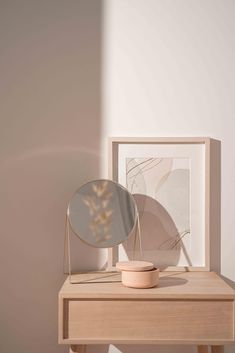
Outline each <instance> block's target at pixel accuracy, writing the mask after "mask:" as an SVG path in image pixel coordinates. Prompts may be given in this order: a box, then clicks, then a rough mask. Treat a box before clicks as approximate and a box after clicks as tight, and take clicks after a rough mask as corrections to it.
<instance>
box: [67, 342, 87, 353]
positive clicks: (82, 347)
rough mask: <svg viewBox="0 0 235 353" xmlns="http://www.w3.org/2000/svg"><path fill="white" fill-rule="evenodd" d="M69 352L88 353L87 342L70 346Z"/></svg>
mask: <svg viewBox="0 0 235 353" xmlns="http://www.w3.org/2000/svg"><path fill="white" fill-rule="evenodd" d="M69 353H86V344H73V345H71V346H70V349H69Z"/></svg>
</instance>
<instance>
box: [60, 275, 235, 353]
mask: <svg viewBox="0 0 235 353" xmlns="http://www.w3.org/2000/svg"><path fill="white" fill-rule="evenodd" d="M71 279H72V282H74V283H70V281H69V278H67V279H66V280H65V282H64V284H63V286H62V288H61V290H60V292H59V343H61V344H68V345H70V351H71V352H84V351H85V348H86V345H87V344H108V343H119V344H120V343H123V344H124V343H127V344H132V343H135V344H136V343H139V344H143V343H144V344H146V343H152V344H153V343H154V344H196V345H198V353H204V352H208V345H211V352H213V353H221V352H223V345H224V344H228V343H230V344H234V343H235V319H234V317H235V312H234V308H235V292H234V290H233V289H232V288H231V287H230V286H229V285H227V284H226V283H225V282H224V280H222V279H221V278H220V277H219V276H218V275H217V274H216V273H214V272H161V273H160V281H159V285H158V286H157V287H155V288H149V289H135V288H128V287H124V286H123V285H122V283H121V274H120V273H118V272H90V273H80V274H76V275H73V276H72V277H71Z"/></svg>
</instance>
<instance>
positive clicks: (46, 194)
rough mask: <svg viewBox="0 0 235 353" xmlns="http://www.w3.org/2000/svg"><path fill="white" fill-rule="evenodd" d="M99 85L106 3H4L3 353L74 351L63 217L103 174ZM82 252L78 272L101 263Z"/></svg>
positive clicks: (0, 138)
mask: <svg viewBox="0 0 235 353" xmlns="http://www.w3.org/2000/svg"><path fill="white" fill-rule="evenodd" d="M100 85H101V1H99V0H92V1H91V0H76V1H74V0H66V1H64V0H45V1H44V0H39V1H37V0H35V1H34V0H19V1H18V0H15V1H14V0H6V1H0V146H1V147H0V159H1V161H0V175H1V177H0V180H1V182H0V214H1V230H0V232H1V233H0V234H1V235H0V237H1V241H0V244H1V245H0V262H1V266H0V272H1V273H0V278H1V290H0V297H1V299H0V352H1V353H10V352H18V353H42V352H43V353H58V352H67V351H68V349H67V347H63V346H59V345H57V293H58V290H59V288H60V286H61V284H62V282H63V280H64V276H63V272H62V271H63V267H62V259H63V236H64V217H65V212H66V207H67V202H68V200H69V198H70V197H71V195H72V193H73V192H74V190H75V189H76V188H77V187H78V186H79V185H80V184H82V183H83V182H85V181H86V180H88V179H93V178H95V177H97V176H98V175H99V159H100V151H99V149H100V131H101V120H100V119H101V115H100V112H101V100H100V97H101V92H100ZM77 246H78V244H77ZM79 246H80V247H79ZM79 246H78V248H77V257H78V261H77V262H78V264H79V265H80V267H81V268H86V267H94V266H97V265H98V264H99V262H100V259H99V253H98V252H97V251H96V250H92V248H90V247H88V246H84V245H82V243H80V244H79Z"/></svg>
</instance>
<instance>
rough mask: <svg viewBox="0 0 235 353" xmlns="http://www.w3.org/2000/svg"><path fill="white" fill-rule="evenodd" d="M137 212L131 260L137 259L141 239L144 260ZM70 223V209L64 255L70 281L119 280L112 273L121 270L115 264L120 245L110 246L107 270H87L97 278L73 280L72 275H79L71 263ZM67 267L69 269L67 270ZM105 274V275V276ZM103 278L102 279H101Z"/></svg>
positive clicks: (65, 272)
mask: <svg viewBox="0 0 235 353" xmlns="http://www.w3.org/2000/svg"><path fill="white" fill-rule="evenodd" d="M136 212H137V222H136V225H135V230H134V246H133V258H132V259H131V260H135V253H136V249H137V242H138V241H139V253H140V260H142V257H143V256H142V254H143V252H142V243H141V232H140V220H139V213H138V211H136ZM70 228H71V227H70V223H69V216H68V211H67V213H66V217H65V233H64V257H63V273H64V274H66V275H68V277H69V282H70V284H78V283H79V284H82V283H87V281H91V280H92V283H94V282H96V283H100V282H107V281H108V282H110V281H113V282H117V280H115V278H113V279H110V275H111V276H112V274H117V273H119V271H117V269H116V267H115V264H116V262H117V260H118V246H115V247H113V248H108V261H107V266H106V269H105V270H98V271H86V273H90V274H91V275H95V276H96V278H88V279H87V280H86V281H84V280H81V281H79V280H73V279H72V277H73V276H74V275H77V273H73V272H72V264H71V246H70V244H71V234H70V230H71V229H70ZM114 249H116V252H115V253H116V256H114V251H113V250H114ZM66 267H67V269H68V271H66ZM104 275H105V277H104ZM100 279H102V281H101V280H100Z"/></svg>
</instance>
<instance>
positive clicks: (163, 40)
mask: <svg viewBox="0 0 235 353" xmlns="http://www.w3.org/2000/svg"><path fill="white" fill-rule="evenodd" d="M234 19H235V2H234V1H233V0H106V1H105V22H104V63H103V65H104V67H105V71H104V81H103V84H104V86H103V89H104V102H105V104H104V122H103V136H104V137H106V136H109V135H111V136H112V135H113V136H211V137H213V138H215V139H218V140H221V162H222V175H221V180H222V183H221V189H222V195H221V271H222V274H223V275H224V276H225V277H227V278H229V279H230V280H231V281H232V282H233V281H235V260H234V249H235V237H234V234H233V229H234V224H233V222H234V207H233V201H234V199H235V187H234V182H235V164H234V160H235V145H234V132H235V120H234V115H235V66H234V62H235V21H234ZM104 150H105V147H104ZM104 169H105V168H104ZM213 235H214V234H212V239H213ZM216 242H217V240H216ZM214 245H215V244H214V242H213V240H212V251H213V252H215V251H217V248H215V246H214ZM217 245H218V242H217ZM215 260H216V261H215ZM215 260H214V263H213V266H214V267H213V268H214V269H219V267H220V264H219V263H218V260H219V256H217V259H215ZM133 349H134V350H133ZM120 351H121V352H123V353H124V352H125V353H130V352H135V353H140V352H145V353H148V352H155V353H157V352H160V353H165V352H166V351H167V352H169V353H176V352H179V353H183V352H187V353H191V352H193V347H192V348H191V349H190V348H187V347H186V348H183V347H180V348H178V349H177V348H169V349H167V348H164V349H163V348H159V349H158V348H156V347H155V348H153V347H151V348H150V347H144V348H143V347H141V348H139V349H137V347H135V348H126V347H122V348H119V351H117V352H120ZM234 351H235V347H231V348H228V349H227V352H231V353H232V352H234ZM113 352H114V350H113ZM115 353H116V351H115Z"/></svg>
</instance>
